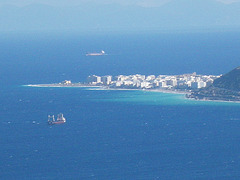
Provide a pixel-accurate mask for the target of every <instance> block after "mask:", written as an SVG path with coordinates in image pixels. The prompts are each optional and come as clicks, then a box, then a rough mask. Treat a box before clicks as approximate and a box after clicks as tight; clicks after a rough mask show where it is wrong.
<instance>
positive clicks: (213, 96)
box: [188, 67, 240, 101]
mask: <svg viewBox="0 0 240 180" xmlns="http://www.w3.org/2000/svg"><path fill="white" fill-rule="evenodd" d="M188 97H189V98H195V99H205V100H223V101H240V67H237V68H235V69H233V70H232V71H230V72H229V73H227V74H224V75H223V76H221V77H220V78H218V79H215V80H214V82H213V84H212V85H211V86H209V87H206V88H202V89H199V90H196V91H193V92H192V93H191V94H190V95H188Z"/></svg>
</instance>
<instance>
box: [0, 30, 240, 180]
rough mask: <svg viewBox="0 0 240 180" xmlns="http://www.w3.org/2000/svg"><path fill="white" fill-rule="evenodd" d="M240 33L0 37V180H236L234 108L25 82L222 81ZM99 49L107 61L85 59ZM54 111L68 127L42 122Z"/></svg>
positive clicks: (239, 146)
mask: <svg viewBox="0 0 240 180" xmlns="http://www.w3.org/2000/svg"><path fill="white" fill-rule="evenodd" d="M239 35H240V34H239V33H211V34H207V33H202V34H201V33H198V34H197V33H195V34H194V33H193V34H183V33H182V34H151V35H149V34H145V35H143V34H138V35H123V34H122V35H111V34H109V35H92V36H84V35H74V36H70V35H69V36H66V35H64V36H56V35H55V36H50V35H48V36H43V35H41V36H40V35H35V36H34V35H33V34H31V35H18V36H1V37H0V85H1V86H0V133H1V134H0V179H4V180H5V179H103V180H105V179H113V180H115V179H129V180H132V179H144V180H145V179H146V180H149V179H184V180H185V179H239V178H240V143H239V142H240V111H239V110H240V104H238V103H223V102H198V101H193V100H186V99H185V98H184V95H176V94H163V93H156V92H144V91H119V90H118V91H102V90H98V89H88V88H36V87H26V86H22V85H25V84H33V83H35V84H37V83H52V82H60V81H62V80H65V79H70V80H72V81H74V82H78V81H84V80H85V79H86V77H87V76H88V75H90V74H97V75H106V74H111V75H119V74H126V75H127V74H135V73H140V74H146V75H148V74H155V75H158V74H183V73H192V72H197V73H199V74H222V73H226V72H228V71H229V70H231V69H232V68H234V67H236V66H239V59H240V53H239V52H240V51H239V49H240V36H239ZM101 49H103V50H105V51H106V52H107V53H108V55H107V56H99V57H86V56H85V53H86V52H92V51H100V50H101ZM59 112H62V113H63V114H64V115H65V117H66V118H67V123H65V124H62V125H54V126H48V125H47V115H48V114H55V115H56V114H57V113H59Z"/></svg>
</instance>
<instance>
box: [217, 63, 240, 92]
mask: <svg viewBox="0 0 240 180" xmlns="http://www.w3.org/2000/svg"><path fill="white" fill-rule="evenodd" d="M213 86H214V87H217V88H224V89H228V90H233V91H240V67H237V68H235V69H234V70H232V71H230V72H229V73H227V74H225V75H223V76H221V77H220V78H218V79H216V80H215V81H214V83H213Z"/></svg>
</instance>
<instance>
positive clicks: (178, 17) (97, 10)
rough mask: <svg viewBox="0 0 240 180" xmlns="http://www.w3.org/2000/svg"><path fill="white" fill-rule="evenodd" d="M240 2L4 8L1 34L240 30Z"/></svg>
mask: <svg viewBox="0 0 240 180" xmlns="http://www.w3.org/2000/svg"><path fill="white" fill-rule="evenodd" d="M239 10H240V2H236V3H232V4H224V3H220V2H218V1H216V0H194V1H189V0H172V1H170V2H169V3H166V4H164V5H162V6H159V7H141V6H137V5H131V6H130V5H129V6H124V5H119V4H100V3H99V4H93V3H82V5H81V6H72V7H71V6H68V7H63V6H59V7H57V6H50V5H43V4H31V5H28V6H24V7H17V6H10V5H8V6H2V7H0V31H26V30H30V31H35V30H39V31H45V30H46V31H47V30H52V31H68V30H74V31H89V30H96V31H101V30H110V31H121V30H127V31H131V30H140V31H141V30H162V29H163V30H164V29H198V28H206V29H209V28H216V29H218V28H220V29H221V28H224V27H230V28H231V27H240V21H239V19H240V11H239Z"/></svg>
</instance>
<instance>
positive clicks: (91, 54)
mask: <svg viewBox="0 0 240 180" xmlns="http://www.w3.org/2000/svg"><path fill="white" fill-rule="evenodd" d="M102 55H106V53H105V51H103V50H102V51H101V52H99V53H98V52H94V53H87V54H86V56H102Z"/></svg>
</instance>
